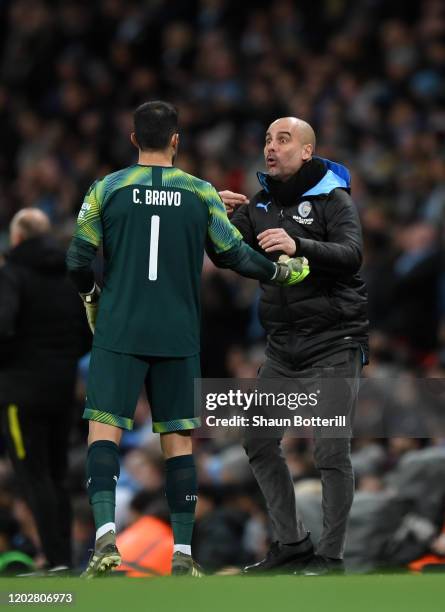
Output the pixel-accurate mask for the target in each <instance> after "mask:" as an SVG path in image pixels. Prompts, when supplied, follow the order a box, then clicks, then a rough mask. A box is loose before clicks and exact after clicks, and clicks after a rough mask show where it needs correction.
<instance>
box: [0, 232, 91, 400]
mask: <svg viewBox="0 0 445 612" xmlns="http://www.w3.org/2000/svg"><path fill="white" fill-rule="evenodd" d="M85 321H86V318H85V313H84V309H83V306H82V302H81V300H80V298H79V296H78V294H77V293H76V290H75V288H74V285H72V284H71V282H70V281H69V280H68V278H67V277H66V269H65V253H64V252H63V251H62V250H61V249H60V248H59V247H58V245H57V244H56V243H55V242H54V241H53V240H52V239H51V238H50V237H49V236H43V237H39V238H32V239H30V240H26V241H24V242H22V243H21V244H19V245H18V246H17V247H16V248H15V249H13V250H12V251H11V252H10V255H9V257H8V259H7V262H6V264H5V265H4V266H3V267H1V268H0V405H5V404H9V403H14V404H18V405H20V404H22V405H25V406H31V407H32V406H33V405H37V406H38V405H44V406H47V407H49V406H54V407H55V408H58V409H59V410H64V409H67V406H66V405H60V402H61V401H63V400H66V398H67V396H68V395H70V394H72V393H73V389H74V382H75V376H76V369H77V360H78V359H79V357H80V356H81V355H82V354H83V353H85V352H87V350H88V349H89V345H90V343H91V334H90V333H89V330H88V327H87V325H86V322H85Z"/></svg>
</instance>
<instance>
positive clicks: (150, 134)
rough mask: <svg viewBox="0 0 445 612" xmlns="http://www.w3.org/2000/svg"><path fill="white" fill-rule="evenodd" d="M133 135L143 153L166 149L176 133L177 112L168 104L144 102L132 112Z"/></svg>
mask: <svg viewBox="0 0 445 612" xmlns="http://www.w3.org/2000/svg"><path fill="white" fill-rule="evenodd" d="M133 118H134V133H135V135H136V140H137V141H138V145H139V147H140V148H141V149H142V150H143V151H144V150H146V149H151V150H154V151H161V150H163V149H165V148H167V146H168V144H169V142H170V139H171V137H172V136H173V134H175V133H176V132H177V131H178V112H177V110H176V108H175V107H174V106H173V105H172V104H169V103H168V102H162V101H161V100H155V101H153V102H145V103H144V104H141V106H138V108H137V109H136V110H135V111H134V115H133Z"/></svg>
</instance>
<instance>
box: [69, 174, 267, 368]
mask: <svg viewBox="0 0 445 612" xmlns="http://www.w3.org/2000/svg"><path fill="white" fill-rule="evenodd" d="M206 240H209V241H210V243H211V246H212V249H213V250H214V251H215V252H216V253H224V252H225V251H228V250H230V249H233V247H236V246H237V245H239V243H240V242H241V234H240V233H239V232H238V230H237V229H236V228H235V227H234V226H233V225H232V224H231V223H230V221H229V220H228V218H227V214H226V211H225V208H224V205H223V203H222V201H221V199H220V197H219V195H218V193H217V192H216V190H215V188H214V187H213V186H212V185H211V184H210V183H207V182H205V181H203V180H200V179H198V178H196V177H194V176H191V175H190V174H187V173H185V172H183V171H182V170H180V169H178V168H175V167H162V166H143V165H140V164H135V165H133V166H130V167H129V168H125V169H123V170H119V171H118V172H115V173H113V174H109V175H107V176H106V177H105V178H103V179H102V180H99V181H96V182H95V183H94V184H93V185H92V186H91V187H90V189H89V190H88V192H87V194H86V196H85V201H84V203H83V205H82V207H81V209H80V212H79V216H78V220H77V226H76V230H75V233H74V238H73V241H72V243H71V246H70V250H69V252H68V265H69V266H71V267H75V266H76V261H79V253H80V251H82V249H83V247H85V246H88V249H87V250H88V252H89V253H91V260H92V259H93V258H94V255H95V250H96V249H97V248H98V247H99V245H100V244H101V243H102V245H103V253H104V259H105V264H106V266H105V273H104V286H103V291H102V295H101V298H100V303H99V313H98V317H97V321H96V329H95V333H94V345H95V346H97V347H100V348H103V349H108V350H111V351H116V352H120V353H131V354H141V355H153V356H165V357H186V356H190V355H194V354H196V353H198V352H199V350H200V276H201V269H202V263H203V255H204V247H205V244H206ZM85 243H88V244H87V245H86V244H85ZM91 247H94V248H93V249H92V248H91ZM268 263H269V262H268Z"/></svg>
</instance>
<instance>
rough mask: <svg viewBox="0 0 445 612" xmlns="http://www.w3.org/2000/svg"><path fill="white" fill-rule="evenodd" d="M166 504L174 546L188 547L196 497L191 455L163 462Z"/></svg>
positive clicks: (196, 487) (193, 521) (193, 463)
mask: <svg viewBox="0 0 445 612" xmlns="http://www.w3.org/2000/svg"><path fill="white" fill-rule="evenodd" d="M165 469H166V484H165V490H166V494H167V502H168V505H169V508H170V516H171V524H172V529H173V539H174V542H175V544H182V545H188V546H190V544H191V541H192V535H193V525H194V523H195V507H196V501H197V499H198V496H197V489H198V485H197V479H196V467H195V462H194V459H193V455H181V456H179V457H172V458H171V459H167V461H166V462H165Z"/></svg>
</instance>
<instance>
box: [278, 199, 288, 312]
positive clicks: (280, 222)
mask: <svg viewBox="0 0 445 612" xmlns="http://www.w3.org/2000/svg"><path fill="white" fill-rule="evenodd" d="M283 221H284V213H283V209H282V208H281V209H280V214H279V215H278V225H279V227H283ZM280 299H281V306H282V308H286V313H287V319H288V321H289V323H290V320H289V319H290V317H289V312H288V311H289V306H288V301H287V297H286V290H285V288H284V287H280Z"/></svg>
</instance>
